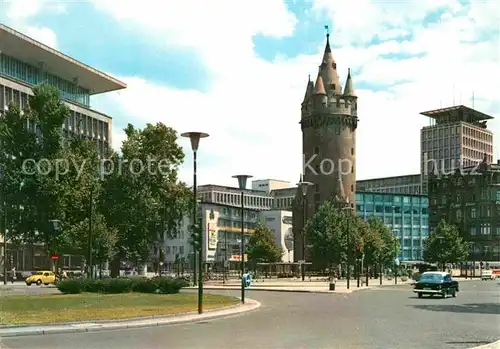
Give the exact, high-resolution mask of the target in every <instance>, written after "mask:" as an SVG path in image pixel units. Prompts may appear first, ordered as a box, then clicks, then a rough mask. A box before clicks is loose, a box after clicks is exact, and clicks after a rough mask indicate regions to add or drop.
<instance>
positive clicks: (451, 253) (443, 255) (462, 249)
mask: <svg viewBox="0 0 500 349" xmlns="http://www.w3.org/2000/svg"><path fill="white" fill-rule="evenodd" d="M468 249H469V247H468V244H467V242H466V241H464V239H462V237H461V236H460V232H459V231H458V229H457V227H456V226H454V225H452V224H448V223H447V222H446V221H445V220H444V219H443V220H441V221H440V222H439V224H438V226H437V227H436V229H435V230H434V231H433V232H432V233H431V234H429V237H428V238H427V239H426V240H425V243H424V260H426V261H428V262H431V263H437V264H438V265H440V266H441V267H442V268H443V269H442V270H444V268H445V265H446V264H447V263H461V262H464V261H466V260H467V257H468Z"/></svg>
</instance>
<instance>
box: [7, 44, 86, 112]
mask: <svg viewBox="0 0 500 349" xmlns="http://www.w3.org/2000/svg"><path fill="white" fill-rule="evenodd" d="M0 75H4V76H6V77H8V78H10V79H15V80H18V81H20V82H21V83H25V84H27V85H28V86H35V85H39V84H43V83H45V84H48V85H51V86H54V87H55V88H57V89H58V90H59V91H60V92H61V97H62V98H64V99H67V100H69V101H71V102H73V103H78V104H81V105H84V106H86V107H89V106H90V92H89V90H86V89H84V88H83V87H81V86H78V85H77V84H75V83H73V82H70V81H67V80H64V79H62V78H60V77H58V76H55V75H53V74H50V73H47V72H44V71H43V69H41V68H40V67H34V66H32V65H30V64H28V63H25V62H21V61H20V60H18V59H16V58H13V57H10V56H7V55H6V54H3V53H1V52H0Z"/></svg>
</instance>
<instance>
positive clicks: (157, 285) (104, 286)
mask: <svg viewBox="0 0 500 349" xmlns="http://www.w3.org/2000/svg"><path fill="white" fill-rule="evenodd" d="M186 286H189V282H188V281H186V280H184V279H180V278H179V279H174V278H171V277H155V278H153V279H148V278H143V277H131V278H116V279H112V278H104V279H102V280H92V279H66V280H62V281H58V282H57V288H58V290H59V291H60V292H61V293H66V294H77V293H81V292H89V293H110V294H117V293H128V292H138V293H156V292H158V293H167V294H172V293H178V292H179V290H180V289H181V288H183V287H186Z"/></svg>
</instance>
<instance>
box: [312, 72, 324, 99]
mask: <svg viewBox="0 0 500 349" xmlns="http://www.w3.org/2000/svg"><path fill="white" fill-rule="evenodd" d="M314 94H315V95H326V91H325V85H324V84H323V78H322V77H321V75H320V74H318V77H317V78H316V84H315V86H314Z"/></svg>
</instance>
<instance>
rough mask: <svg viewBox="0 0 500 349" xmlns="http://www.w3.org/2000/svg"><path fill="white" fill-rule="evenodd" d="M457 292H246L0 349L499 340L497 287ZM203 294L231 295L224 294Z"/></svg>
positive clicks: (412, 348) (459, 348) (10, 340)
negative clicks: (157, 319)
mask: <svg viewBox="0 0 500 349" xmlns="http://www.w3.org/2000/svg"><path fill="white" fill-rule="evenodd" d="M460 286H461V287H460V292H459V293H458V296H457V297H456V298H446V299H441V298H436V297H434V298H427V297H426V298H422V299H418V298H417V297H415V296H414V294H413V293H412V292H411V287H410V286H408V285H406V286H401V287H400V286H394V285H393V286H391V285H387V286H383V287H373V288H371V289H370V290H369V291H367V292H354V293H344V294H341V293H337V294H326V293H297V292H289V293H280V292H258V291H256V290H254V289H249V290H248V291H247V297H249V298H250V299H255V300H256V301H258V302H260V303H261V304H262V306H261V307H260V308H259V309H257V310H256V311H251V312H248V313H240V314H237V315H234V316H229V317H219V318H212V319H205V320H201V321H200V320H198V321H196V322H193V323H186V322H184V323H177V324H171V325H170V326H153V327H141V328H123V329H115V330H113V331H102V330H100V331H90V332H85V333H82V332H80V333H61V334H50V333H47V334H45V335H33V336H22V337H7V338H3V339H2V345H3V347H4V348H11V349H14V348H19V349H21V348H24V349H27V348H29V349H31V348H40V349H44V348H50V349H62V348H65V349H66V348H74V349H80V348H96V349H97V348H106V349H115V348H116V349H118V348H120V349H132V348H134V349H136V348H139V349H141V348H144V349H156V348H157V349H160V348H165V347H169V348H206V349H212V348H213V349H215V348H217V349H220V348H249V347H252V348H289V349H296V348H297V349H298V348H307V349H315V348H327V349H337V348H339V349H351V348H352V349H354V348H356V349H368V348H370V349H371V348H374V349H379V348H380V349H381V348H384V349H391V348H405V349H417V348H418V349H426V348H429V349H440V348H446V349H469V348H472V347H477V346H481V345H485V344H488V343H491V342H494V341H497V340H499V339H500V333H499V327H498V324H499V323H500V303H499V287H500V286H499V284H498V283H497V282H480V281H471V282H464V283H461V285H460ZM207 292H211V293H219V294H225V295H234V296H238V295H239V291H232V290H224V289H218V290H213V291H207ZM0 346H1V345H0ZM498 347H500V344H496V345H495V346H493V345H489V346H486V347H485V349H486V348H488V349H492V348H498Z"/></svg>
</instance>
